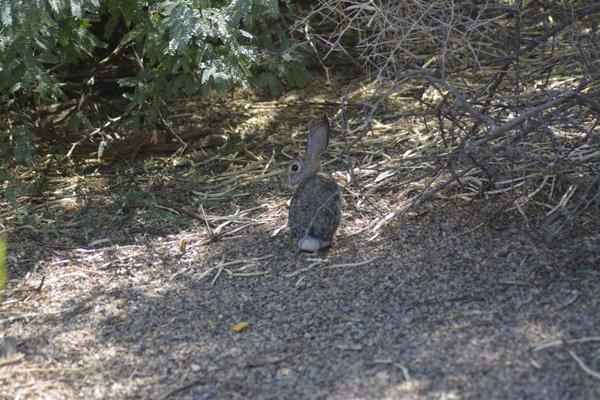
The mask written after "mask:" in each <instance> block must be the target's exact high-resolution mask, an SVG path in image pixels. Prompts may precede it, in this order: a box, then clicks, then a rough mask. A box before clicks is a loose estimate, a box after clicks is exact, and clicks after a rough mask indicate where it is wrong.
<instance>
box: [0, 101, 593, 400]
mask: <svg viewBox="0 0 600 400" xmlns="http://www.w3.org/2000/svg"><path fill="white" fill-rule="evenodd" d="M294 96H296V97H294ZM318 96H324V95H323V94H322V93H320V94H319V95H318ZM236 101H238V102H239V103H240V104H239V105H238V106H237V107H234V109H236V110H238V111H239V112H240V114H239V115H237V116H235V117H234V116H232V117H231V120H228V119H223V120H221V121H219V122H215V125H214V126H213V129H214V130H215V131H216V132H220V133H223V134H226V135H227V136H228V142H227V144H226V145H225V147H224V148H222V149H220V150H219V151H217V150H207V151H199V152H195V153H191V154H185V155H183V156H177V157H156V158H145V159H144V158H140V159H138V160H134V161H128V162H123V163H120V164H119V165H118V166H115V165H113V166H105V165H100V166H94V167H90V166H85V165H83V164H82V165H80V166H79V167H78V168H76V169H75V172H72V173H68V172H67V171H66V170H65V171H52V172H51V173H50V175H49V177H48V179H47V182H46V183H45V186H44V187H43V188H42V194H43V196H41V197H40V198H39V199H37V200H36V201H37V203H35V204H29V203H28V204H25V202H22V203H19V202H18V201H17V203H12V205H11V207H12V208H10V210H11V213H10V214H5V215H4V218H5V223H4V227H5V228H4V229H5V231H4V234H5V235H6V237H7V239H8V243H9V248H10V251H9V254H10V258H9V266H10V268H11V271H12V272H13V280H12V281H11V283H10V285H9V288H8V296H7V298H6V300H5V301H4V302H3V303H2V305H1V306H0V320H1V321H2V324H3V330H2V332H1V333H0V338H1V339H2V348H1V355H0V397H2V398H42V397H49V398H61V397H62V398H125V397H127V398H194V399H211V398H219V399H221V398H274V399H275V398H277V399H281V398H340V399H348V398H356V399H379V398H398V399H403V398H405V399H414V398H424V399H427V398H431V399H439V398H446V399H466V398H474V399H475V398H506V399H514V398H548V399H551V398H555V399H564V398H598V397H600V385H598V380H597V379H596V377H594V376H593V374H591V373H590V371H592V372H593V371H594V370H595V371H598V370H599V369H600V358H599V357H598V354H599V353H598V352H599V351H600V350H599V349H600V339H598V338H596V339H594V337H593V336H594V335H597V327H598V322H599V320H598V315H599V314H598V312H597V310H598V306H599V304H598V302H599V301H600V300H598V299H600V286H599V285H597V282H599V281H600V276H599V275H600V271H598V269H597V268H595V267H594V266H592V265H587V264H580V265H570V266H569V268H566V267H565V261H566V260H565V259H564V257H563V256H562V255H561V253H560V252H558V251H555V250H553V249H550V248H547V247H544V246H542V245H540V244H536V243H535V242H533V241H532V240H531V239H529V238H527V237H526V236H524V235H523V234H522V233H521V231H520V230H519V229H518V226H517V224H518V221H517V222H516V221H512V220H510V219H509V218H506V217H503V216H502V214H500V215H499V216H498V217H494V218H489V217H490V215H494V212H495V211H496V208H495V207H493V206H485V207H484V206H476V205H472V204H470V203H468V202H465V201H464V199H462V200H461V199H458V200H456V199H454V200H450V201H449V200H447V199H445V200H442V199H438V200H434V201H433V202H431V203H428V204H427V205H425V206H423V207H421V208H420V209H418V210H411V211H410V212H408V213H406V214H403V213H400V214H399V215H398V216H397V217H396V218H393V219H391V220H389V222H388V223H387V224H385V225H384V226H382V227H381V229H379V230H376V229H375V228H376V226H378V223H379V222H381V221H382V220H384V218H385V216H388V215H391V214H393V213H394V211H395V210H396V209H397V207H398V206H399V205H401V204H402V203H403V202H406V201H407V198H408V196H409V195H410V194H411V193H412V191H414V190H419V189H420V188H422V187H423V186H424V185H426V184H427V182H426V181H424V182H416V183H415V184H414V185H413V186H410V187H408V188H407V187H404V186H402V182H404V181H405V180H406V179H407V178H408V177H409V176H410V177H414V176H415V174H417V175H418V171H419V168H427V165H426V163H425V162H424V163H423V164H422V165H420V166H416V167H415V166H414V165H412V167H414V168H416V172H415V170H414V168H413V169H411V170H409V169H408V168H406V169H403V168H402V165H398V168H397V169H396V170H395V171H392V172H390V168H389V165H390V164H393V163H394V162H396V161H398V160H401V158H402V156H403V155H404V156H406V155H407V154H409V153H407V152H409V151H411V149H412V150H413V151H414V149H421V150H420V151H424V150H423V149H426V146H427V145H428V138H427V135H425V134H424V133H423V132H421V131H420V129H421V127H420V126H419V125H418V124H416V123H415V124H407V125H406V126H397V127H389V126H381V127H379V128H378V127H376V129H375V132H374V134H373V135H371V136H368V137H365V139H364V140H363V141H362V142H361V144H360V146H358V147H357V149H356V150H355V151H354V152H353V153H352V157H354V158H356V160H359V161H360V163H359V165H360V167H358V166H357V167H356V170H354V171H352V173H353V175H354V179H356V182H357V185H351V186H348V187H345V188H344V190H343V193H344V202H345V204H344V220H343V224H342V227H341V230H340V233H339V236H338V237H337V238H336V240H335V242H334V245H333V246H332V248H331V249H330V250H329V251H328V252H326V253H320V254H303V253H298V252H296V251H295V250H294V249H293V248H292V247H291V245H290V244H289V242H288V240H287V234H288V232H287V230H286V229H285V228H284V229H281V228H282V226H283V225H284V224H285V220H286V215H287V208H286V201H287V199H288V198H289V196H290V193H289V192H288V191H287V190H286V189H285V188H284V187H283V186H282V185H281V183H280V175H281V173H282V172H283V169H284V167H285V165H286V162H287V157H286V156H285V154H289V155H295V154H297V152H299V151H302V148H303V146H304V132H305V131H306V129H307V128H308V127H309V126H310V123H311V122H313V121H314V120H316V119H318V118H319V117H320V116H321V115H322V114H323V113H327V112H332V111H333V110H335V109H336V107H337V105H336V104H335V102H334V101H331V102H330V101H327V99H326V98H323V97H317V96H316V97H311V96H310V95H305V94H299V93H296V94H295V95H290V97H289V98H284V99H282V100H280V101H277V102H274V101H268V102H267V101H264V102H261V101H258V100H255V101H252V102H250V101H245V100H236ZM243 103H245V104H246V105H245V106H244V104H243ZM186 106H189V105H182V107H186ZM240 110H241V111H240ZM230 121H235V122H230ZM334 133H335V132H334ZM344 146H345V143H344V140H343V138H342V137H341V136H340V135H337V136H335V137H334V138H333V141H332V145H331V148H330V150H329V153H328V160H329V162H328V164H327V168H328V170H329V171H331V172H334V175H335V176H336V178H338V180H339V181H340V183H341V184H342V185H344V186H345V184H344V182H347V181H348V180H349V179H350V174H349V172H347V171H346V164H345V162H346V155H345V154H344V151H343V150H344ZM423 146H425V147H423ZM117 171H118V172H117ZM7 207H8V205H7ZM19 207H20V208H19ZM5 209H6V210H8V208H5ZM5 212H6V211H5ZM482 222H486V223H483V224H481V223H482ZM380 226H381V225H380ZM240 322H245V323H247V324H248V325H247V326H246V327H245V328H243V326H245V325H238V324H239V323H240ZM234 327H235V329H234ZM582 338H583V339H585V338H587V340H581V339H582ZM562 339H579V341H576V342H573V343H562V342H556V341H557V340H562ZM546 343H553V344H552V345H551V346H549V347H544V346H543V345H544V344H546ZM539 346H542V347H539ZM573 354H575V357H574V356H573ZM577 358H578V359H579V361H581V363H583V365H584V366H585V368H588V369H589V371H587V370H585V368H584V367H582V364H581V363H580V362H579V361H578V360H577Z"/></svg>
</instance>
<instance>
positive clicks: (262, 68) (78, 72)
mask: <svg viewBox="0 0 600 400" xmlns="http://www.w3.org/2000/svg"><path fill="white" fill-rule="evenodd" d="M282 10H283V11H286V12H291V11H293V7H292V5H291V4H290V3H289V2H284V3H282V4H280V2H279V1H278V0H231V1H227V0H221V1H218V0H216V1H215V0H211V1H208V0H195V1H194V0H181V1H164V0H150V1H141V0H125V1H121V0H107V1H102V2H100V0H47V1H44V0H40V1H30V0H7V1H4V2H2V4H0V101H2V102H3V103H5V104H7V105H13V107H14V106H15V105H25V106H27V107H31V106H33V105H38V104H42V103H53V102H62V103H66V102H68V101H77V99H79V98H83V97H85V96H86V95H89V94H90V91H92V92H93V91H95V90H98V91H99V92H103V91H104V92H106V91H108V90H110V89H111V88H110V84H111V82H110V81H109V80H107V81H106V82H102V85H103V87H101V88H97V87H98V86H99V85H98V82H95V79H97V76H99V75H101V73H100V72H99V71H102V70H117V71H118V73H113V74H112V75H111V77H113V78H114V77H115V76H116V79H113V82H112V84H113V85H114V86H115V87H114V88H112V89H114V90H117V91H120V92H121V93H122V94H123V95H124V96H125V97H126V98H127V100H128V106H127V108H126V109H125V110H124V113H123V116H125V117H127V118H128V119H129V121H130V122H132V125H131V126H132V127H133V128H134V130H135V128H136V127H139V126H140V118H141V117H142V116H143V123H144V124H152V123H154V122H155V121H156V120H157V117H158V115H159V111H160V110H161V108H162V107H163V106H164V104H165V102H166V101H168V100H169V99H172V98H173V97H174V96H181V95H184V96H192V95H198V94H201V95H202V96H204V97H205V98H208V97H210V96H212V95H216V96H220V97H224V96H225V95H226V94H227V92H228V90H229V89H230V88H231V87H233V86H246V87H250V88H253V89H255V90H258V91H264V92H270V93H277V92H279V91H281V90H282V89H283V88H284V87H285V86H300V85H303V84H305V83H306V82H307V81H308V80H309V78H310V75H309V74H308V72H307V70H306V69H305V68H304V66H303V59H302V53H301V51H300V50H299V49H297V48H294V47H293V46H292V43H291V41H290V40H289V39H288V38H287V36H286V31H285V25H284V16H283V15H282ZM82 71H89V73H82ZM74 77H75V78H74ZM82 81H83V83H82ZM115 82H116V83H117V84H118V85H116V84H115ZM5 112H6V111H5ZM63 122H64V121H63ZM66 122H67V123H68V126H70V127H71V128H75V129H78V128H82V127H83V128H87V132H88V134H89V132H93V128H94V124H92V123H90V121H89V120H88V119H87V118H86V115H85V114H84V113H81V112H75V113H72V114H71V115H69V118H68V120H67V121H66ZM17 125H18V126H14V125H12V124H10V123H7V122H6V118H0V135H2V137H0V156H4V157H7V156H10V157H12V158H14V159H16V160H17V161H21V162H31V161H32V160H33V158H32V153H31V147H30V146H28V143H31V139H32V137H33V134H32V130H31V129H29V128H28V127H27V124H17ZM96 125H97V124H96ZM104 144H105V143H104Z"/></svg>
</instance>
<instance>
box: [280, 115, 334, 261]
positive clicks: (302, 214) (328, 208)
mask: <svg viewBox="0 0 600 400" xmlns="http://www.w3.org/2000/svg"><path fill="white" fill-rule="evenodd" d="M329 133H330V126H329V120H328V119H327V118H326V117H325V118H324V119H323V120H322V121H321V122H319V123H318V124H317V125H315V126H314V127H313V128H312V129H311V130H310V132H309V134H308V145H307V148H306V153H305V154H304V155H302V156H300V157H298V158H297V159H296V160H295V161H294V162H292V163H291V164H290V166H289V167H288V169H287V170H286V172H285V173H284V176H283V182H284V183H285V184H286V185H287V186H288V187H290V188H291V189H295V192H294V195H293V197H292V201H291V203H290V208H289V215H288V226H289V228H290V234H291V239H292V242H293V243H294V244H295V245H296V246H297V247H298V248H299V249H300V250H304V251H313V252H314V251H319V250H322V249H326V248H328V247H329V246H330V245H331V241H332V239H333V236H334V235H335V233H336V231H337V229H338V227H339V225H340V222H341V220H342V204H341V193H340V188H339V186H338V184H337V183H336V182H335V180H334V179H333V177H332V176H331V175H329V174H327V173H325V172H323V169H322V166H321V160H320V158H321V156H322V155H323V153H325V149H326V148H327V144H328V143H329Z"/></svg>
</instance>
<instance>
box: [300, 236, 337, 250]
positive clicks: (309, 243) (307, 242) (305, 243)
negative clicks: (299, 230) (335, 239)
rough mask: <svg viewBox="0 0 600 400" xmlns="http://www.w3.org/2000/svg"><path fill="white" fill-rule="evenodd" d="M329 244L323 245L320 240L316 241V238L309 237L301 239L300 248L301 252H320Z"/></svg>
mask: <svg viewBox="0 0 600 400" xmlns="http://www.w3.org/2000/svg"><path fill="white" fill-rule="evenodd" d="M328 244H329V243H323V242H322V241H320V240H319V239H315V238H314V237H310V236H309V237H306V238H303V239H300V241H299V242H298V247H299V248H300V250H304V251H318V250H320V249H322V248H323V247H325V246H327V245H328Z"/></svg>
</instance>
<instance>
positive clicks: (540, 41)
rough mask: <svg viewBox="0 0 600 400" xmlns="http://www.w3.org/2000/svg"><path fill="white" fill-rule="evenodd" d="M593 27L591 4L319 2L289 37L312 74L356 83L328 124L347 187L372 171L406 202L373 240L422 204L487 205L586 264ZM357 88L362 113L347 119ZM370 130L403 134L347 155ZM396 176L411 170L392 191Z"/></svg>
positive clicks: (592, 178)
mask: <svg viewBox="0 0 600 400" xmlns="http://www.w3.org/2000/svg"><path fill="white" fill-rule="evenodd" d="M598 25H600V3H598V2H597V1H593V0H590V1H572V2H568V1H535V0H531V1H527V0H525V1H523V0H518V1H483V2H471V1H462V0H441V1H430V0H395V1H377V0H371V1H356V0H350V1H346V0H326V1H323V2H319V3H318V6H316V7H313V9H312V10H311V11H309V12H307V13H306V14H305V15H304V16H303V18H301V19H299V20H298V21H297V23H296V24H295V26H294V30H295V32H296V34H297V35H298V38H301V40H303V41H306V42H308V43H309V44H310V45H311V46H312V47H313V48H315V49H316V50H317V51H318V53H319V55H320V58H321V60H322V62H323V65H324V66H325V67H326V68H329V67H331V66H334V65H335V64H336V63H339V62H340V60H349V61H351V63H352V64H353V65H354V66H355V67H358V68H360V70H361V72H362V80H361V81H360V82H356V81H354V82H350V83H349V84H348V85H349V86H348V90H347V92H346V93H345V94H343V95H342V107H341V110H340V112H339V115H338V117H339V120H340V124H341V126H342V129H343V131H344V136H345V139H346V138H347V140H346V143H347V146H346V150H347V157H346V159H347V162H348V164H349V165H348V170H349V171H350V172H351V174H350V175H352V177H351V180H352V182H353V183H355V184H356V185H357V186H359V187H360V184H361V182H360V177H361V176H360V175H361V171H363V172H364V171H368V170H369V169H376V170H377V171H378V173H379V174H380V175H379V176H381V174H383V175H384V177H383V178H382V179H381V180H382V181H385V180H387V181H389V183H390V187H391V186H392V185H393V186H394V187H403V188H404V189H405V191H404V192H403V193H405V194H410V200H409V201H408V202H406V203H402V204H401V205H400V206H399V207H398V208H397V209H396V211H395V212H393V213H391V214H388V215H385V216H382V218H380V219H379V220H378V221H377V222H376V224H375V226H374V229H375V230H377V229H378V228H381V227H382V226H385V225H386V223H387V222H388V221H389V220H391V219H392V218H393V217H394V216H396V215H398V214H399V213H403V212H405V211H407V210H408V209H409V208H410V207H412V206H415V205H418V204H421V203H423V202H424V201H426V200H428V199H431V198H433V197H440V196H441V197H448V196H450V197H453V198H456V199H461V200H463V201H467V202H485V201H490V200H494V202H495V203H494V204H498V205H499V209H498V212H509V213H514V214H515V215H520V216H521V218H522V220H523V226H524V227H525V229H526V230H527V231H528V232H529V233H531V234H533V235H535V236H536V237H538V238H539V239H541V240H544V241H548V242H549V243H552V244H559V243H560V244H561V246H566V248H569V249H570V250H569V251H570V253H571V254H576V255H577V257H579V256H581V257H592V258H594V259H596V258H597V257H599V256H600V252H599V250H598V249H600V236H599V234H598V226H600V218H599V217H600V211H599V207H600V137H599V133H600V126H599V125H598V122H599V121H600V65H599V64H600V63H599V61H598V60H599V59H600V35H599V34H598ZM365 80H366V81H367V82H368V83H369V91H368V98H367V99H368V101H366V102H365V101H364V99H365V96H364V93H365V91H364V90H363V91H362V95H361V96H362V97H361V101H363V103H362V104H363V107H362V110H363V111H362V112H358V113H357V112H350V111H348V110H349V108H348V107H346V104H348V105H352V103H353V102H355V100H356V98H357V96H356V93H357V90H356V89H357V88H358V87H360V85H363V84H364V82H365ZM359 97H360V96H359ZM382 131H385V132H388V133H389V132H391V134H392V136H393V135H396V137H398V138H401V137H402V136H404V135H405V132H407V131H408V132H411V133H412V134H411V137H410V140H401V139H398V140H397V141H396V143H398V147H400V151H398V152H397V154H395V155H391V154H389V153H388V154H385V157H380V158H379V159H373V158H370V159H369V160H368V162H365V160H364V159H359V158H357V157H354V155H355V154H356V153H353V150H352V149H353V148H354V147H356V146H360V142H361V140H365V138H367V137H368V135H377V133H378V132H379V133H381V132H382ZM353 135H354V136H353ZM398 170H411V171H413V172H414V171H416V173H415V174H414V175H413V176H412V178H411V179H410V180H404V181H402V180H401V179H400V178H399V177H398V174H395V173H394V172H395V171H398ZM352 172H354V173H352ZM386 174H387V175H386ZM403 179H405V175H404V176H403ZM416 182H419V185H420V186H415V183H416ZM381 183H383V182H381ZM423 183H424V184H423ZM379 187H380V188H381V189H382V190H384V189H385V188H386V185H385V184H383V185H382V184H380V185H379ZM415 187H417V188H418V189H419V190H412V189H414V188H415ZM496 214H497V213H496ZM575 233H577V234H575ZM575 238H576V239H575ZM562 239H567V240H562ZM567 243H568V246H567Z"/></svg>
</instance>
